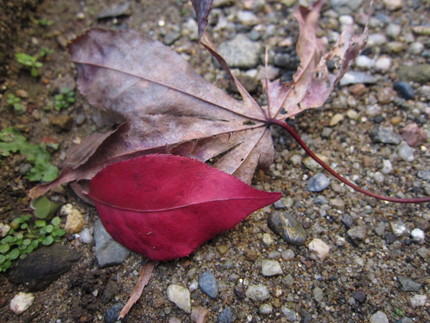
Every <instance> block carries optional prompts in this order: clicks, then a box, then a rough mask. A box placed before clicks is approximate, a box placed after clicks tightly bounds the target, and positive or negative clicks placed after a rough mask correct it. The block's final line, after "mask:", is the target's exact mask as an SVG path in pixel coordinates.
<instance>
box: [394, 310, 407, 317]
mask: <svg viewBox="0 0 430 323" xmlns="http://www.w3.org/2000/svg"><path fill="white" fill-rule="evenodd" d="M403 316H405V313H404V312H403V311H402V310H401V309H400V308H395V309H394V311H393V317H394V318H401V317H403Z"/></svg>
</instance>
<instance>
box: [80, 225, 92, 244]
mask: <svg viewBox="0 0 430 323" xmlns="http://www.w3.org/2000/svg"><path fill="white" fill-rule="evenodd" d="M79 240H81V242H82V243H86V244H90V243H92V242H93V233H92V231H91V230H90V229H88V228H85V229H83V230H82V231H81V232H80V233H79Z"/></svg>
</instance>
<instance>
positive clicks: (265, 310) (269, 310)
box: [258, 304, 273, 315]
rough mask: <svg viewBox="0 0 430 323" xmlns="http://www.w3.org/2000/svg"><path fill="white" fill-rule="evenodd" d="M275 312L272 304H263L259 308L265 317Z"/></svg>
mask: <svg viewBox="0 0 430 323" xmlns="http://www.w3.org/2000/svg"><path fill="white" fill-rule="evenodd" d="M272 311H273V306H272V304H261V305H260V307H259V308H258V312H259V313H260V314H263V315H268V314H271V313H272Z"/></svg>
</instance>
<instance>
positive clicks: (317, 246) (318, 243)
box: [308, 238, 330, 260]
mask: <svg viewBox="0 0 430 323" xmlns="http://www.w3.org/2000/svg"><path fill="white" fill-rule="evenodd" d="M308 248H309V250H310V251H311V253H312V256H314V258H316V259H318V260H324V259H326V258H327V257H328V255H329V252H330V247H329V246H328V245H327V244H326V243H325V242H324V241H322V240H321V239H318V238H315V239H313V240H312V241H311V242H310V243H309V245H308Z"/></svg>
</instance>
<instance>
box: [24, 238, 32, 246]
mask: <svg viewBox="0 0 430 323" xmlns="http://www.w3.org/2000/svg"><path fill="white" fill-rule="evenodd" d="M22 244H23V245H24V246H29V245H30V244H31V240H30V239H24V241H22Z"/></svg>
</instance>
